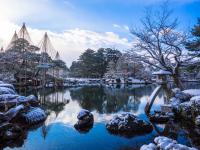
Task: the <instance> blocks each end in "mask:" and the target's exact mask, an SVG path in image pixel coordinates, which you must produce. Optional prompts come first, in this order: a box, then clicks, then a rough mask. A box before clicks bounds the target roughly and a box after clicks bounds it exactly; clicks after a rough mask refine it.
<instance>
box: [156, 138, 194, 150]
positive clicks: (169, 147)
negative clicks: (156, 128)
mask: <svg viewBox="0 0 200 150" xmlns="http://www.w3.org/2000/svg"><path fill="white" fill-rule="evenodd" d="M154 142H155V143H156V145H157V148H158V149H159V150H197V149H196V148H191V147H187V146H185V145H182V144H178V143H177V141H175V140H173V139H170V138H167V137H164V136H159V137H156V138H155V139H154Z"/></svg>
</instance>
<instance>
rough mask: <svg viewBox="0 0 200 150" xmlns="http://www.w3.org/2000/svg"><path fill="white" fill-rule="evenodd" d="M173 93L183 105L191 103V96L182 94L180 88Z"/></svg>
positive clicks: (173, 90)
mask: <svg viewBox="0 0 200 150" xmlns="http://www.w3.org/2000/svg"><path fill="white" fill-rule="evenodd" d="M172 92H173V95H174V98H176V99H179V100H180V102H181V103H182V102H185V101H189V100H190V98H191V95H190V94H188V93H184V92H182V91H181V90H180V89H179V88H175V89H172Z"/></svg>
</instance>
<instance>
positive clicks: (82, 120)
mask: <svg viewBox="0 0 200 150" xmlns="http://www.w3.org/2000/svg"><path fill="white" fill-rule="evenodd" d="M77 118H78V122H77V123H76V124H75V125H74V127H75V128H76V129H77V130H79V131H81V130H86V131H87V129H90V128H91V127H92V126H93V123H94V116H93V114H92V113H91V112H90V111H88V110H86V109H82V110H81V111H80V112H79V113H78V116H77Z"/></svg>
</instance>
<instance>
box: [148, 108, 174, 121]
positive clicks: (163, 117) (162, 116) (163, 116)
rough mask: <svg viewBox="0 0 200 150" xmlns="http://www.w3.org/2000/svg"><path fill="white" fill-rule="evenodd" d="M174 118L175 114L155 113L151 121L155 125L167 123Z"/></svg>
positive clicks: (150, 117)
mask: <svg viewBox="0 0 200 150" xmlns="http://www.w3.org/2000/svg"><path fill="white" fill-rule="evenodd" d="M173 116H174V114H173V113H166V112H161V111H154V113H153V114H150V116H149V119H150V121H152V122H155V123H166V122H168V121H169V120H170V118H173Z"/></svg>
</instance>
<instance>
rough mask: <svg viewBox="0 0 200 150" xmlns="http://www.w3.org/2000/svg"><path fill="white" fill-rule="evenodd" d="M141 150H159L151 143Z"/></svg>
mask: <svg viewBox="0 0 200 150" xmlns="http://www.w3.org/2000/svg"><path fill="white" fill-rule="evenodd" d="M140 150H157V146H156V145H155V144H153V143H150V144H148V145H143V146H142V147H141V148H140Z"/></svg>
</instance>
